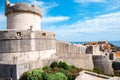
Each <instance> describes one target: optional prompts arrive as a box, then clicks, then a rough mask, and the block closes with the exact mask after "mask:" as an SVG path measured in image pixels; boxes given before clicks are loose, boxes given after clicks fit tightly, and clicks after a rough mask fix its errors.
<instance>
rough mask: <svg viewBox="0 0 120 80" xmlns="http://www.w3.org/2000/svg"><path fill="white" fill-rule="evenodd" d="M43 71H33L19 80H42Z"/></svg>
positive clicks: (26, 73)
mask: <svg viewBox="0 0 120 80" xmlns="http://www.w3.org/2000/svg"><path fill="white" fill-rule="evenodd" d="M42 73H43V71H42V70H40V69H33V70H31V71H28V72H25V73H24V74H23V75H22V76H21V77H20V80H43V78H42Z"/></svg>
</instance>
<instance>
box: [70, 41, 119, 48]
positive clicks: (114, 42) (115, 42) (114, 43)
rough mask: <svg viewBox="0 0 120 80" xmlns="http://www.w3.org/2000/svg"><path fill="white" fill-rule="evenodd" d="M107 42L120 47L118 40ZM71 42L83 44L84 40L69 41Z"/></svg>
mask: <svg viewBox="0 0 120 80" xmlns="http://www.w3.org/2000/svg"><path fill="white" fill-rule="evenodd" d="M108 42H109V43H111V44H113V45H115V46H118V47H120V41H108ZM71 43H73V44H84V43H86V42H71Z"/></svg>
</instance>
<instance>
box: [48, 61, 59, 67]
mask: <svg viewBox="0 0 120 80" xmlns="http://www.w3.org/2000/svg"><path fill="white" fill-rule="evenodd" d="M58 66H59V64H58V63H57V62H56V61H54V62H52V64H51V65H50V67H51V68H54V67H58Z"/></svg>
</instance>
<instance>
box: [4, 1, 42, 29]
mask: <svg viewBox="0 0 120 80" xmlns="http://www.w3.org/2000/svg"><path fill="white" fill-rule="evenodd" d="M5 15H6V17H7V29H16V30H17V29H18V30H27V29H33V30H40V29H41V19H42V15H41V10H40V8H39V7H37V6H35V5H29V4H27V3H16V4H10V3H9V1H8V0H6V10H5Z"/></svg>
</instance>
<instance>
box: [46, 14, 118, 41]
mask: <svg viewBox="0 0 120 80" xmlns="http://www.w3.org/2000/svg"><path fill="white" fill-rule="evenodd" d="M46 29H47V30H49V31H53V32H55V33H56V35H57V39H59V40H65V41H75V40H82V41H84V40H115V39H116V40H118V39H119V38H120V37H119V36H118V34H119V33H120V32H119V30H120V12H116V13H110V14H105V15H100V16H96V17H95V18H93V19H86V20H84V21H81V20H78V21H77V22H73V23H71V24H69V25H63V26H55V25H54V26H51V25H50V26H48V27H47V28H46ZM85 34H86V35H85Z"/></svg>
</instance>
